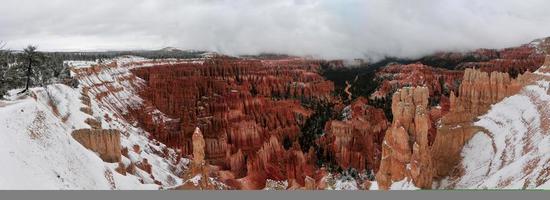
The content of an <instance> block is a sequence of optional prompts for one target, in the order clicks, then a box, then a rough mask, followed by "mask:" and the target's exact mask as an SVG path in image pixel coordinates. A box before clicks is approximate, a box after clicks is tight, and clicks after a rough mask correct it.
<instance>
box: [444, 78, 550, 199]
mask: <svg viewBox="0 0 550 200" xmlns="http://www.w3.org/2000/svg"><path fill="white" fill-rule="evenodd" d="M546 78H547V77H546ZM544 79H545V78H542V79H541V80H539V81H537V82H536V83H535V84H533V85H529V86H526V87H524V88H523V90H522V91H521V92H520V93H519V94H517V95H513V96H511V97H508V98H506V99H504V100H503V101H502V102H500V103H498V104H495V105H493V106H492V108H491V110H490V111H489V112H488V113H487V114H486V115H483V116H481V117H480V118H479V119H480V120H479V121H477V122H476V123H475V125H477V126H480V127H483V128H485V129H486V130H487V131H486V132H479V133H477V134H476V135H475V136H474V137H473V138H472V139H471V140H470V141H469V142H468V143H467V144H466V146H465V147H464V149H463V151H462V156H463V161H462V163H461V165H462V171H461V173H460V174H461V176H460V177H453V178H447V179H445V180H443V181H442V184H441V186H440V187H442V188H455V189H459V188H467V189H550V81H548V79H546V80H544Z"/></svg>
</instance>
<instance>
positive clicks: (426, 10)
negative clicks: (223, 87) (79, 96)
mask: <svg viewBox="0 0 550 200" xmlns="http://www.w3.org/2000/svg"><path fill="white" fill-rule="evenodd" d="M545 36H550V1H548V0H414V1H413V0H94V1H90V0H85V1H84V0H47V1H46V0H2V1H1V2H0V40H1V41H5V42H7V43H8V45H7V46H8V47H9V48H11V49H21V48H22V47H24V46H26V45H27V44H35V45H38V46H39V49H41V50H88V51H90V50H123V49H159V48H162V47H166V46H174V47H178V48H182V49H197V50H211V51H217V52H221V53H226V54H232V55H236V54H255V53H261V52H273V53H287V54H294V55H312V56H318V57H325V58H364V57H373V58H379V57H381V56H384V55H390V56H399V57H417V56H421V55H424V54H427V53H432V52H434V51H440V50H468V49H473V48H480V47H485V48H502V47H507V46H514V45H518V44H523V43H526V42H529V41H531V40H532V39H536V38H540V37H545Z"/></svg>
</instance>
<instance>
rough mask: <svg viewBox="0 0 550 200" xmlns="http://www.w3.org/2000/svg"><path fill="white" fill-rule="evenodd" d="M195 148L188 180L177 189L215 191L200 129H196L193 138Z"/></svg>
mask: <svg viewBox="0 0 550 200" xmlns="http://www.w3.org/2000/svg"><path fill="white" fill-rule="evenodd" d="M192 140H193V143H192V147H193V160H192V161H191V164H190V165H191V167H190V169H189V171H187V173H186V174H185V175H184V178H185V179H186V180H187V181H186V182H185V183H184V184H182V185H181V186H179V187H178V188H177V189H181V190H189V189H194V190H197V189H200V190H213V189H215V185H214V183H213V182H212V181H211V179H210V176H209V173H210V172H209V166H208V165H207V163H206V161H205V146H206V144H205V140H204V138H203V135H202V133H201V130H200V129H199V128H196V129H195V132H194V133H193V136H192Z"/></svg>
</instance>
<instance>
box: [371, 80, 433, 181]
mask: <svg viewBox="0 0 550 200" xmlns="http://www.w3.org/2000/svg"><path fill="white" fill-rule="evenodd" d="M428 97H429V91H428V88H427V87H416V88H408V87H406V88H402V89H400V90H398V91H397V92H396V93H395V94H394V95H393V97H392V113H393V115H394V119H393V123H392V125H391V127H390V128H389V129H388V130H387V132H386V136H385V138H384V143H383V145H382V160H381V163H380V169H379V171H378V173H377V174H376V180H377V181H378V185H379V187H380V188H381V189H385V190H387V189H389V187H390V186H391V184H392V183H393V182H396V181H402V180H404V179H406V180H412V182H413V183H414V184H415V186H417V187H420V188H431V185H432V174H433V165H432V158H431V152H430V150H431V147H430V146H429V142H428V131H429V129H430V127H431V122H430V118H429V113H428Z"/></svg>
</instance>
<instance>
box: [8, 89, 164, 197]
mask: <svg viewBox="0 0 550 200" xmlns="http://www.w3.org/2000/svg"><path fill="white" fill-rule="evenodd" d="M31 91H32V93H33V94H34V98H31V97H25V98H23V99H19V100H12V101H8V102H2V101H0V157H1V158H2V161H3V162H4V163H5V164H3V170H0V177H2V178H1V179H0V188H1V189H31V190H38V189H41V190H45V189H48V190H58V189H64V190H65V189H87V190H90V189H101V190H106V189H158V186H157V185H151V184H142V183H140V181H139V180H138V178H137V177H133V176H122V175H120V174H118V173H116V172H115V171H114V168H115V167H116V164H111V163H105V162H103V161H102V160H101V159H100V158H99V157H98V156H97V155H96V154H95V153H93V152H92V151H89V150H88V149H86V148H85V147H84V146H82V145H81V144H80V143H78V142H77V141H76V140H74V139H73V138H72V136H71V132H72V130H74V129H75V128H86V127H88V125H87V124H85V123H83V122H82V121H81V119H84V118H86V117H87V115H86V114H85V113H83V112H80V111H79V110H78V109H79V107H77V106H75V105H79V104H80V100H79V93H78V92H77V91H76V90H75V89H72V88H70V87H68V86H66V85H51V86H48V87H47V88H46V89H45V88H34V89H32V90H31ZM48 93H49V94H48ZM21 98H22V97H21ZM2 105H4V107H2ZM54 108H55V109H54ZM75 109H76V110H75Z"/></svg>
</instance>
